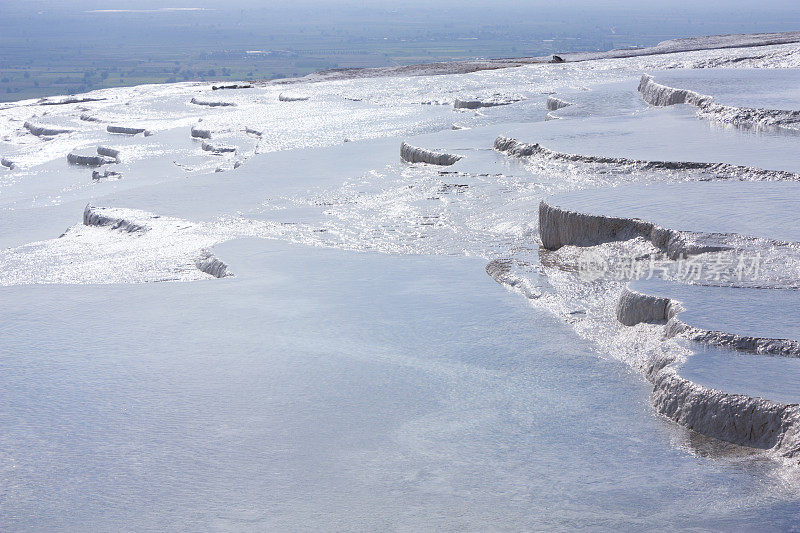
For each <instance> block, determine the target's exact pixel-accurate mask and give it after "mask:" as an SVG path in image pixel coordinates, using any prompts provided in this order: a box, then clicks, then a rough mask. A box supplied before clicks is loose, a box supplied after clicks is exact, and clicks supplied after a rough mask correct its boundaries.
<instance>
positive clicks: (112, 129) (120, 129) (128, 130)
mask: <svg viewBox="0 0 800 533" xmlns="http://www.w3.org/2000/svg"><path fill="white" fill-rule="evenodd" d="M106 131H107V132H108V133H121V134H124V135H137V134H139V133H144V132H145V131H147V129H146V128H133V127H130V126H113V125H110V124H109V125H108V126H106Z"/></svg>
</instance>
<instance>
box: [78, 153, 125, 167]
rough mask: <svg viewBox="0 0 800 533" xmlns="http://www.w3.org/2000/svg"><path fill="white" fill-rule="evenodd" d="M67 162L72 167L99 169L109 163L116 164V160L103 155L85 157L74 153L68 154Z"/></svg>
mask: <svg viewBox="0 0 800 533" xmlns="http://www.w3.org/2000/svg"><path fill="white" fill-rule="evenodd" d="M67 161H68V162H69V163H70V164H72V165H83V166H87V167H99V166H101V165H106V164H108V163H116V160H115V159H112V158H110V157H106V156H103V155H83V154H76V153H74V152H70V153H68V154H67Z"/></svg>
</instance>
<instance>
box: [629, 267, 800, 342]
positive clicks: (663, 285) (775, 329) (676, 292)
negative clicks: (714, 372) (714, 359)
mask: <svg viewBox="0 0 800 533" xmlns="http://www.w3.org/2000/svg"><path fill="white" fill-rule="evenodd" d="M776 310H777V311H779V312H776ZM616 312H617V318H618V319H619V320H620V322H622V323H623V324H625V325H626V326H634V325H636V324H639V323H642V322H650V323H663V324H665V331H664V333H665V335H666V336H667V337H676V336H679V337H683V338H687V339H691V340H693V341H696V342H699V343H703V344H708V345H713V346H720V347H724V348H728V349H732V350H737V351H742V352H749V353H756V354H762V355H779V356H786V357H800V291H797V290H774V289H773V290H768V289H751V288H741V287H719V286H706V285H689V284H686V283H680V282H676V281H665V280H663V279H660V278H658V277H656V278H652V279H639V280H634V281H631V282H629V283H628V288H627V289H626V290H625V291H624V292H623V294H622V295H621V296H620V300H619V302H618V304H617V309H616Z"/></svg>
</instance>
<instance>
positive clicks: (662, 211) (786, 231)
mask: <svg viewBox="0 0 800 533" xmlns="http://www.w3.org/2000/svg"><path fill="white" fill-rule="evenodd" d="M798 209H800V183H798V182H796V181H758V182H754V181H743V180H725V181H686V182H677V183H649V184H644V185H630V186H624V187H619V188H615V187H611V188H601V189H584V190H577V191H572V192H567V193H563V194H559V195H556V196H554V197H551V198H547V199H545V200H543V201H542V203H541V205H540V208H539V233H540V237H541V239H542V245H543V246H544V247H545V248H548V249H558V248H560V247H562V246H565V245H577V246H594V245H598V244H602V243H605V242H612V241H624V240H629V239H636V238H639V239H644V240H646V241H649V242H650V243H652V245H653V246H655V247H656V249H658V250H660V251H661V252H663V253H664V254H665V255H666V257H668V258H670V259H673V260H674V259H679V258H680V257H682V256H688V255H696V254H702V255H701V256H700V257H698V258H697V259H695V260H694V261H696V262H697V264H698V265H699V266H698V267H697V268H701V269H706V271H707V272H708V270H709V269H713V268H716V267H715V266H714V265H719V264H723V263H724V264H730V265H732V266H731V268H735V267H736V265H741V268H742V269H743V270H744V269H748V270H752V268H750V267H749V266H747V265H745V262H746V261H750V262H756V261H757V263H758V264H757V269H756V270H757V271H756V272H755V273H754V274H753V275H749V276H721V275H703V276H702V277H698V278H697V279H696V280H694V281H693V282H694V283H697V284H708V285H729V286H739V287H757V288H796V287H798V286H800V244H798V242H800V231H798V228H797V224H796V223H795V219H796V214H797V212H798ZM684 274H685V272H684V273H681V272H679V271H678V270H675V269H672V270H670V271H669V272H664V273H663V276H664V277H666V278H672V279H676V278H678V277H680V276H681V275H684Z"/></svg>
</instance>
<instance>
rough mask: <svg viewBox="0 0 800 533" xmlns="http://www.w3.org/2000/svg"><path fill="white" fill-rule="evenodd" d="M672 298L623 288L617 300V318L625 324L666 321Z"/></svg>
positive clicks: (633, 324)
mask: <svg viewBox="0 0 800 533" xmlns="http://www.w3.org/2000/svg"><path fill="white" fill-rule="evenodd" d="M671 305H672V300H670V299H669V298H661V297H659V296H652V295H649V294H642V293H640V292H636V291H634V290H631V289H630V288H627V287H626V288H625V289H624V290H623V291H622V294H621V295H620V297H619V301H618V302H617V309H616V314H617V320H619V321H620V322H621V323H622V324H624V325H626V326H635V325H636V324H640V323H642V322H647V323H659V322H661V323H666V321H667V320H668V319H669V318H670V316H671V313H672V309H671Z"/></svg>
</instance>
